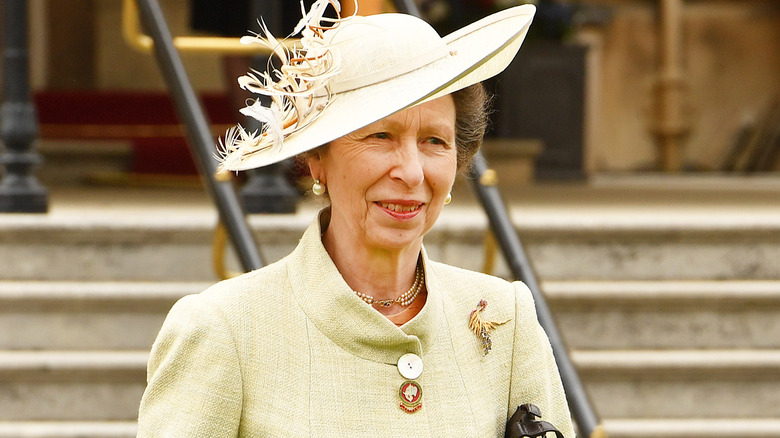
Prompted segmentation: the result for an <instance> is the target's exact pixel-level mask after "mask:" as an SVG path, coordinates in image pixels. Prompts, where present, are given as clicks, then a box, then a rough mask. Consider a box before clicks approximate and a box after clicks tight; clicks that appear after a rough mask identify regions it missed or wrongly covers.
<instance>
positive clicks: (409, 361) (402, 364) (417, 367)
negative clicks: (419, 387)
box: [398, 353, 423, 380]
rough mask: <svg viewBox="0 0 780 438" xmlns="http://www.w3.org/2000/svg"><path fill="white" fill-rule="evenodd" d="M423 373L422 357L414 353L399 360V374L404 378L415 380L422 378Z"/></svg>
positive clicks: (407, 354)
mask: <svg viewBox="0 0 780 438" xmlns="http://www.w3.org/2000/svg"><path fill="white" fill-rule="evenodd" d="M422 371H423V362H422V359H421V358H420V356H418V355H416V354H414V353H406V354H404V355H403V356H401V358H400V359H398V372H400V373H401V375H402V376H404V378H406V379H409V380H414V379H416V378H418V377H420V374H422Z"/></svg>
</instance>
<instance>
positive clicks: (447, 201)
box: [444, 193, 452, 205]
mask: <svg viewBox="0 0 780 438" xmlns="http://www.w3.org/2000/svg"><path fill="white" fill-rule="evenodd" d="M450 202H452V193H447V197H446V198H444V205H447V204H449V203H450Z"/></svg>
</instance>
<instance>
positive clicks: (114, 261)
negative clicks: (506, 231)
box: [0, 192, 780, 281]
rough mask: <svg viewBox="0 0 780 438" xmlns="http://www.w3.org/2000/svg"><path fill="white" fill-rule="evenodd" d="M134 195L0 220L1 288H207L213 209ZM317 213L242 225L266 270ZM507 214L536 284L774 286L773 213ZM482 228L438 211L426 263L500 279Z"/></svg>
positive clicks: (776, 225) (779, 255)
mask: <svg viewBox="0 0 780 438" xmlns="http://www.w3.org/2000/svg"><path fill="white" fill-rule="evenodd" d="M162 193H167V192H162ZM136 195H137V196H138V198H139V199H140V200H143V201H144V202H147V203H149V202H152V201H153V200H154V199H153V198H151V197H154V196H160V198H159V199H157V200H156V201H155V202H157V204H156V206H155V207H154V208H150V207H148V206H147V207H146V208H144V209H141V210H139V211H136V209H134V208H133V207H134V206H135V205H136V204H133V203H129V204H128V205H125V206H122V207H112V208H102V209H101V208H98V207H95V208H93V209H87V208H76V207H72V208H68V209H66V208H62V209H54V210H53V211H52V213H50V214H48V215H0V257H1V258H2V260H3V263H0V279H6V280H71V281H77V280H93V281H97V280H103V281H118V280H132V281H153V280H154V281H213V280H215V279H216V277H215V274H214V272H213V270H212V268H211V267H212V253H213V251H212V242H213V236H214V229H215V226H216V222H217V221H216V214H215V212H214V211H213V208H211V207H210V206H208V205H200V204H199V206H198V207H192V206H188V205H189V204H185V203H183V201H181V200H180V199H178V198H172V199H169V197H167V196H174V195H173V194H170V193H169V194H168V195H167V196H163V195H162V194H160V195H155V194H154V193H152V194H148V193H141V192H139V193H137V194H136ZM103 196H109V195H108V194H104V195H103ZM125 196H130V195H125ZM144 196H146V198H144ZM190 196H195V195H194V194H190ZM180 197H181V196H180ZM184 197H185V198H186V197H187V196H184ZM133 199H135V198H133ZM139 199H136V200H135V201H136V202H140V200H139ZM96 202H97V201H96ZM179 202H182V203H181V204H179ZM317 208H318V206H317V205H314V204H312V203H304V204H303V205H302V206H301V207H299V209H298V210H299V211H298V212H297V213H295V214H290V215H253V216H251V217H250V225H251V227H252V228H253V230H255V233H256V237H257V242H258V244H259V246H260V250H261V253H262V254H263V255H264V256H265V258H266V260H267V261H269V262H270V261H274V260H277V259H278V258H280V257H282V256H283V255H285V254H287V253H289V252H290V251H291V250H292V248H293V247H294V246H295V244H296V243H297V242H298V240H299V238H300V236H301V234H302V232H303V230H304V228H305V227H306V226H307V225H308V224H309V223H310V222H311V220H312V218H313V217H314V216H315V215H316V210H317ZM511 211H512V217H513V220H514V223H515V225H516V228H517V230H518V233H519V235H520V237H521V238H522V240H523V242H524V243H525V246H526V247H527V249H528V253H529V257H530V259H531V261H532V263H533V264H534V266H535V268H536V271H537V272H538V274H539V277H540V278H541V279H543V280H581V279H588V280H606V279H609V280H682V279H696V280H701V279H710V280H721V279H747V278H749V279H765V280H766V279H780V215H773V214H766V215H763V214H757V213H756V212H755V211H751V210H745V211H735V212H727V213H723V212H708V211H704V212H698V211H695V210H692V211H684V210H683V211H677V212H675V211H671V212H670V211H663V212H661V213H657V212H656V213H654V212H653V211H645V210H639V211H635V210H631V209H626V210H620V211H617V212H614V211H610V210H609V209H603V210H594V211H590V210H588V211H583V212H578V211H575V212H574V213H573V214H572V212H566V211H563V212H561V211H557V210H556V209H552V210H550V209H542V208H536V209H524V208H522V206H514V207H512V209H511ZM759 213H760V212H759ZM486 229H487V220H486V218H485V215H484V212H482V211H481V210H480V209H478V208H476V207H474V206H468V205H462V206H457V205H456V206H452V207H451V208H449V207H448V208H447V209H446V210H445V212H444V213H442V216H441V218H440V219H439V221H438V222H437V224H436V226H435V227H434V228H433V229H432V231H431V232H430V233H429V234H428V235H427V236H426V248H427V249H428V251H429V253H430V254H431V256H432V257H433V258H434V259H437V260H440V261H443V262H446V263H450V264H454V265H456V266H461V267H464V268H467V269H475V270H482V268H483V266H484V265H485V260H486V254H489V255H491V256H495V258H496V259H497V263H496V264H495V267H494V268H493V269H491V272H492V273H494V274H496V275H500V276H503V277H509V272H508V270H507V268H506V264H505V263H503V261H502V257H501V256H500V255H499V254H497V253H496V251H495V245H491V244H487V245H486V236H487V233H486ZM488 242H489V240H488ZM487 258H489V257H487ZM231 263H232V262H231V261H229V262H228V264H229V266H230V265H231Z"/></svg>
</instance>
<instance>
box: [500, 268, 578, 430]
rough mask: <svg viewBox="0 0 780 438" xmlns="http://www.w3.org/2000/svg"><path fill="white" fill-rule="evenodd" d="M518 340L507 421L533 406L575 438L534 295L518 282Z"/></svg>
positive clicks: (549, 420)
mask: <svg viewBox="0 0 780 438" xmlns="http://www.w3.org/2000/svg"><path fill="white" fill-rule="evenodd" d="M514 286H515V303H516V309H515V315H516V317H515V340H514V344H515V345H514V352H513V354H512V374H511V380H510V397H509V406H508V411H507V419H509V417H510V416H511V415H512V414H513V413H514V412H515V410H516V409H517V407H518V406H520V405H521V404H523V403H533V404H535V405H536V406H538V407H539V409H540V410H541V412H542V417H541V420H543V421H547V422H549V423H552V425H553V426H555V427H556V428H557V429H558V430H559V431H560V432H561V433H563V436H564V437H565V438H575V434H574V428H573V426H572V421H571V416H570V413H569V407H568V405H567V403H566V395H565V394H564V391H563V384H562V383H561V378H560V374H559V373H558V367H557V365H556V363H555V358H554V357H553V353H552V347H551V346H550V341H549V339H548V338H547V334H546V333H545V332H544V329H543V328H542V326H541V325H540V324H539V322H538V320H537V317H536V308H535V307H534V302H533V298H532V296H531V291H530V290H528V287H527V286H526V285H525V284H523V283H521V282H515V283H514Z"/></svg>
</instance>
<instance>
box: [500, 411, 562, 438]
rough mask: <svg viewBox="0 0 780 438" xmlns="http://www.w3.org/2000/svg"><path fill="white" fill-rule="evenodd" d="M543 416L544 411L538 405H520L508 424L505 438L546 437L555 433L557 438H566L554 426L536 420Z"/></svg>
mask: <svg viewBox="0 0 780 438" xmlns="http://www.w3.org/2000/svg"><path fill="white" fill-rule="evenodd" d="M541 416H542V411H540V410H539V408H538V407H536V405H532V404H531V403H526V404H523V405H520V407H518V408H517V410H516V411H515V413H514V414H512V417H511V418H509V421H508V422H507V423H506V432H505V433H504V438H523V437H526V438H535V437H546V436H547V433H548V432H553V433H554V434H555V436H556V437H557V438H564V436H563V434H562V433H560V432H559V431H558V429H556V428H555V426H553V425H552V424H550V423H548V422H546V421H537V420H535V418H538V417H541Z"/></svg>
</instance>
